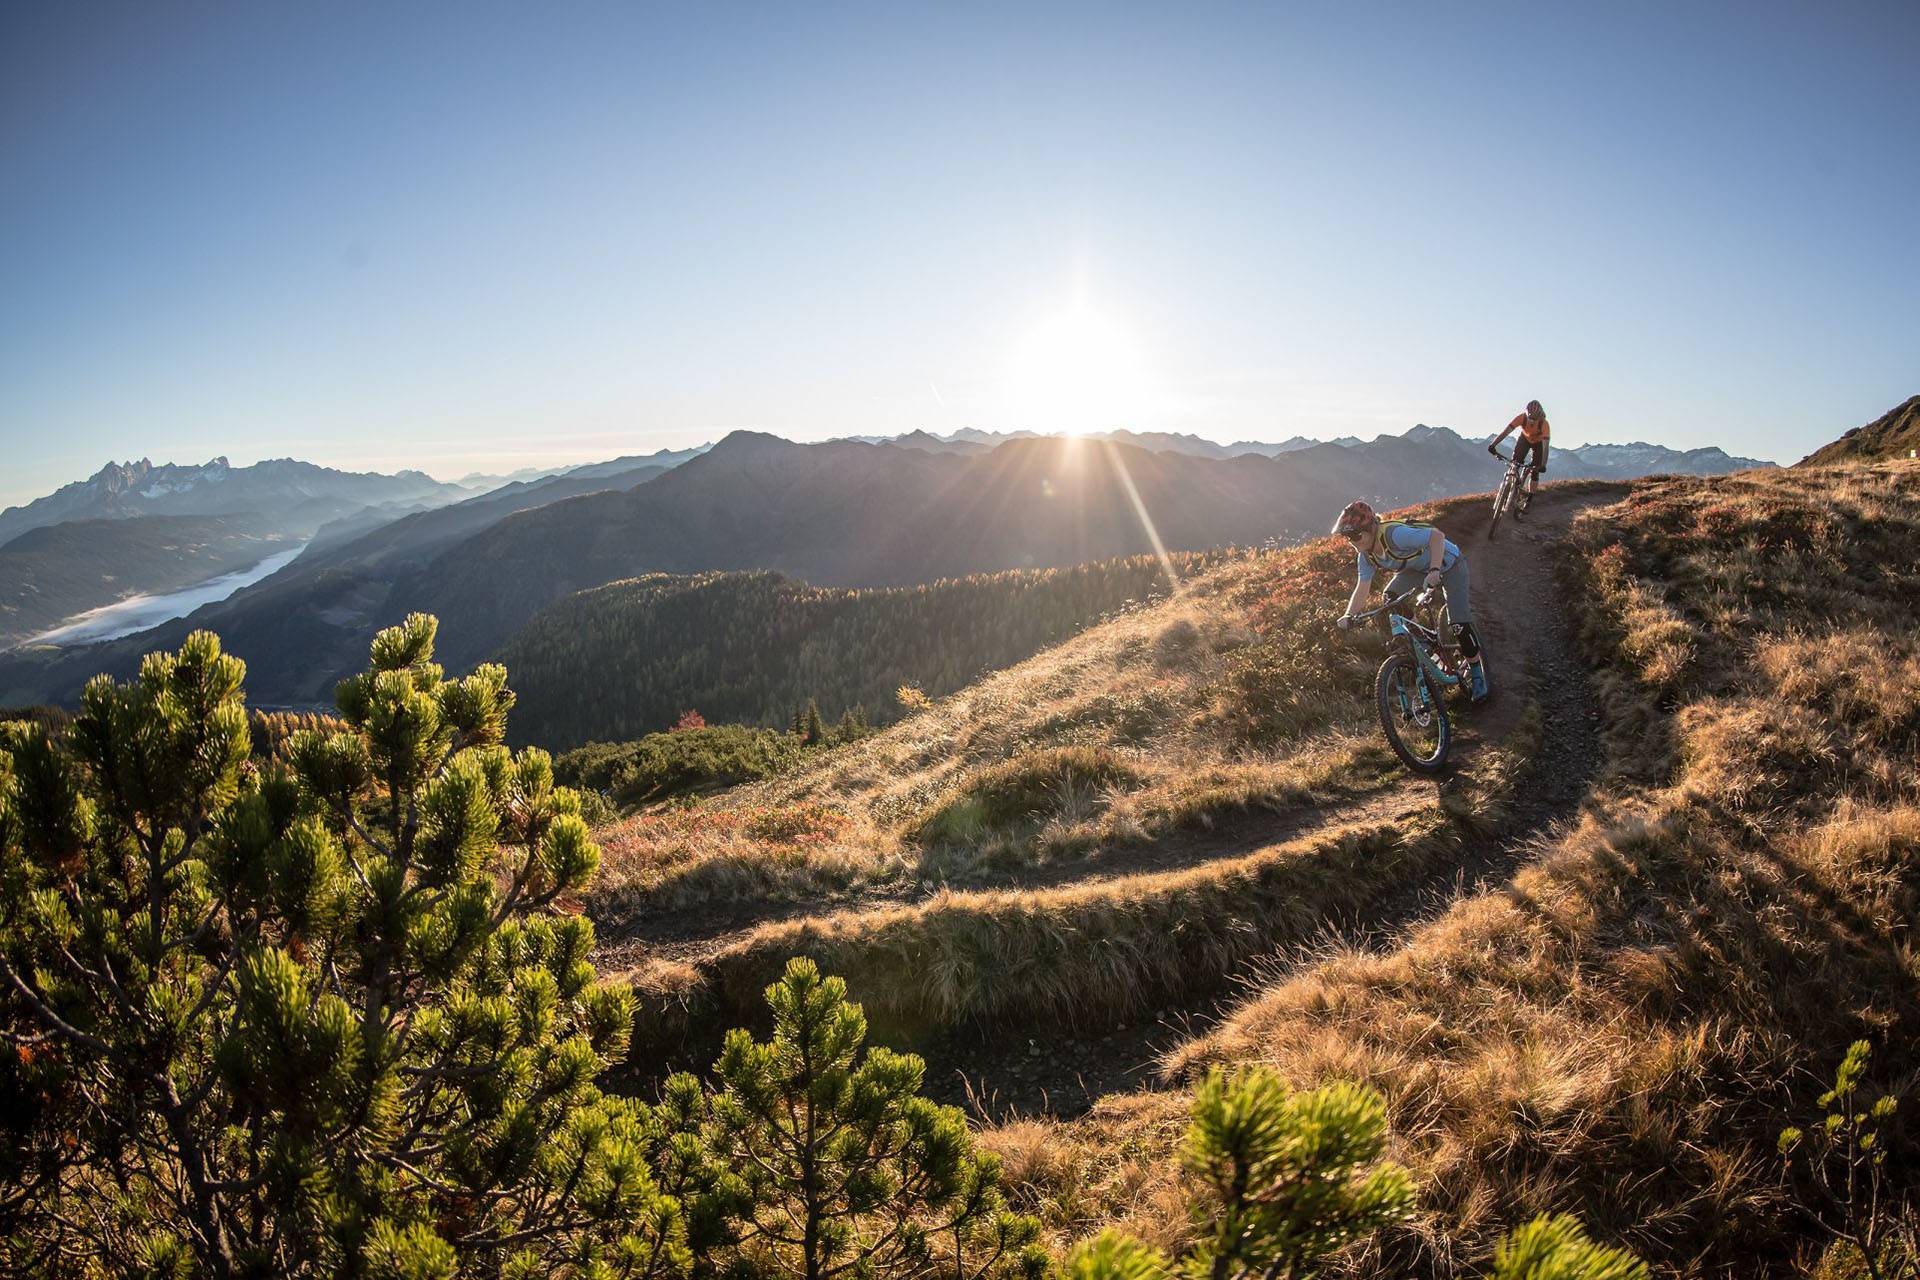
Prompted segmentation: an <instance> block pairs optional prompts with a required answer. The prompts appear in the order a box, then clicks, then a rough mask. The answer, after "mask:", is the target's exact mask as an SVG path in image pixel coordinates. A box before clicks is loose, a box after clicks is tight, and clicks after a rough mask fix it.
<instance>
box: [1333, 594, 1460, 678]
mask: <svg viewBox="0 0 1920 1280" xmlns="http://www.w3.org/2000/svg"><path fill="white" fill-rule="evenodd" d="M1408 600H1412V601H1413V605H1414V608H1416V609H1420V608H1425V607H1427V606H1428V605H1430V604H1431V603H1432V601H1433V597H1432V596H1431V595H1430V594H1429V593H1428V592H1427V590H1426V589H1425V588H1422V589H1420V590H1419V591H1406V592H1402V593H1401V594H1400V595H1397V596H1395V597H1393V598H1392V599H1391V600H1383V601H1381V602H1380V603H1379V604H1378V605H1375V606H1374V607H1373V608H1371V609H1369V610H1367V611H1366V612H1365V613H1361V614H1356V615H1354V616H1355V617H1357V618H1361V619H1367V620H1371V619H1373V618H1377V617H1379V616H1380V615H1381V614H1382V613H1384V614H1386V615H1387V627H1388V629H1389V630H1390V631H1392V633H1393V638H1394V639H1395V640H1404V641H1406V644H1407V647H1408V648H1409V649H1410V650H1412V651H1413V655H1414V660H1415V661H1416V662H1418V663H1419V664H1420V667H1421V669H1422V670H1423V671H1425V672H1426V673H1427V677H1428V678H1429V679H1430V680H1432V681H1433V682H1434V683H1435V684H1437V685H1439V686H1440V687H1441V688H1445V689H1450V688H1452V687H1453V686H1455V685H1457V684H1459V683H1460V682H1461V681H1462V680H1464V679H1465V678H1466V672H1465V666H1464V664H1462V663H1459V662H1455V663H1453V664H1452V665H1454V666H1456V667H1458V668H1459V670H1458V671H1457V672H1449V671H1448V670H1447V668H1446V667H1445V666H1442V665H1441V664H1440V663H1439V662H1436V661H1435V660H1434V654H1435V652H1436V651H1437V652H1439V653H1443V654H1446V653H1457V652H1458V651H1459V646H1458V645H1457V644H1455V643H1453V642H1452V641H1451V640H1443V639H1442V638H1441V636H1440V632H1439V631H1438V630H1437V629H1435V628H1433V627H1426V626H1422V625H1421V624H1420V623H1418V622H1415V621H1414V620H1413V619H1412V618H1409V617H1406V616H1405V615H1403V614H1401V613H1398V612H1396V611H1395V610H1396V607H1397V606H1399V605H1401V604H1403V603H1405V602H1406V601H1408Z"/></svg>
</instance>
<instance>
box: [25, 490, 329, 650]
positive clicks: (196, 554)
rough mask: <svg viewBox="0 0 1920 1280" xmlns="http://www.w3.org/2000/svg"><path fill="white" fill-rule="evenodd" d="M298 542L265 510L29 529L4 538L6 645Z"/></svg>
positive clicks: (248, 562) (237, 566)
mask: <svg viewBox="0 0 1920 1280" xmlns="http://www.w3.org/2000/svg"><path fill="white" fill-rule="evenodd" d="M293 545H296V544H294V543H292V542H291V540H290V539H289V538H288V537H287V536H285V535H283V534H281V533H280V532H279V531H278V530H277V528H276V527H275V522H272V521H268V520H265V519H262V518H260V517H257V516H251V515H239V516H134V517H131V518H129V519H125V520H72V521H67V522H65V523H62V524H56V525H45V526H42V527H40V528H37V529H29V530H28V531H27V532H25V533H22V534H21V535H20V536H19V537H17V538H15V539H13V541H11V542H8V543H6V544H5V545H4V546H0V649H5V648H7V647H8V646H10V645H13V644H17V643H19V642H21V641H23V640H26V639H28V638H30V637H32V636H34V635H37V634H39V633H40V632H42V631H45V630H47V629H48V628H50V627H53V626H56V625H58V624H59V623H60V622H62V621H63V620H65V619H67V618H69V617H71V616H73V615H74V614H76V613H83V612H85V611H86V610H88V609H96V608H99V607H100V606H102V605H107V604H112V603H113V602H114V601H116V600H119V599H122V598H124V597H126V596H129V595H135V594H139V593H145V592H164V591H173V590H175V589H177V588H180V587H186V586H191V585H192V584H194V583H196V582H201V581H204V580H205V579H208V578H213V577H218V576H219V575H220V574H223V573H230V572H232V571H234V570H236V569H244V568H246V567H247V566H249V565H252V564H257V563H259V562H260V561H261V560H263V559H265V558H266V557H268V556H270V555H272V554H274V553H275V552H277V551H283V550H288V549H290V548H291V546H293Z"/></svg>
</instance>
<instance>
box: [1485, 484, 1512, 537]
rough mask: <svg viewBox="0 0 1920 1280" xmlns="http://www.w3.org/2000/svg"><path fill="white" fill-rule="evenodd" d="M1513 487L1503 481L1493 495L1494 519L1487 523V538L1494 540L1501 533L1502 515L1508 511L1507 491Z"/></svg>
mask: <svg viewBox="0 0 1920 1280" xmlns="http://www.w3.org/2000/svg"><path fill="white" fill-rule="evenodd" d="M1510 487H1511V486H1510V485H1509V484H1508V482H1507V481H1505V480H1502V481H1501V482H1500V487H1499V488H1498V489H1496V490H1495V491H1494V494H1493V519H1491V520H1489V521H1488V522H1487V537H1488V538H1492V537H1493V535H1494V534H1496V533H1498V532H1500V513H1501V512H1503V511H1505V510H1506V509H1507V491H1508V489H1509V488H1510Z"/></svg>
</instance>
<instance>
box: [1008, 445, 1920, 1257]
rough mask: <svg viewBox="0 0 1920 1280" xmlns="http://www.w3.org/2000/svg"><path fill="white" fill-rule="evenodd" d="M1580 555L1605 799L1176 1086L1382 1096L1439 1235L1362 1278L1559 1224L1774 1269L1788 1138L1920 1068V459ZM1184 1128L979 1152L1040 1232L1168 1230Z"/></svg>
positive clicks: (1095, 1131) (1622, 535)
mask: <svg viewBox="0 0 1920 1280" xmlns="http://www.w3.org/2000/svg"><path fill="white" fill-rule="evenodd" d="M1572 542H1573V547H1572V549H1571V554H1570V555H1569V556H1568V557H1567V560H1566V563H1565V565H1564V566H1563V568H1564V570H1565V574H1566V577H1567V580H1568V585H1569V588H1570V598H1571V599H1572V600H1573V601H1575V602H1576V608H1577V611H1578V613H1579V621H1580V625H1581V628H1582V631H1583V643H1584V644H1585V646H1586V647H1587V649H1588V651H1589V656H1590V658H1591V659H1592V661H1593V662H1594V663H1595V664H1596V665H1597V666H1598V668H1599V676H1598V678H1599V680H1600V684H1601V689H1602V693H1603V695H1604V698H1605V700H1606V703H1607V712H1608V714H1607V720H1608V728H1609V734H1610V742H1609V745H1610V748H1611V752H1610V754H1611V757H1612V759H1613V761H1614V764H1615V765H1616V768H1617V772H1616V775H1615V779H1614V782H1613V784H1612V787H1611V789H1610V792H1609V794H1607V795H1605V796H1603V797H1602V798H1601V799H1600V801H1599V802H1598V803H1597V804H1595V805H1593V806H1590V808H1589V812H1588V813H1587V815H1586V816H1585V817H1583V819H1582V820H1581V822H1580V824H1579V825H1578V826H1577V827H1576V828H1575V829H1573V830H1571V831H1568V832H1566V833H1564V835H1563V836H1562V837H1561V838H1559V839H1558V840H1556V841H1555V842H1554V843H1553V844H1552V845H1551V846H1550V847H1549V848H1546V849H1544V850H1543V851H1542V856H1541V857H1540V859H1539V860H1538V862H1537V863H1536V864H1535V865H1534V866H1532V867H1530V868H1529V869H1527V870H1525V871H1523V872H1522V873H1520V874H1519V875H1518V876H1517V877H1516V878H1515V879H1514V881H1513V882H1512V884H1511V886H1510V887H1509V888H1508V889H1506V890H1504V891H1502V892H1498V893H1492V894H1487V895H1483V896H1478V897H1470V898H1467V899H1464V900H1462V901H1460V902H1459V903H1458V904H1457V905H1456V906H1455V907H1454V908H1453V909H1452V910H1450V911H1449V912H1448V913H1446V914H1445V915H1444V916H1443V917H1442V918H1440V919H1438V920H1437V921H1435V922H1434V923H1432V924H1431V925H1429V926H1427V927H1425V928H1423V929H1422V930H1420V931H1419V932H1418V933H1416V934H1415V935H1414V936H1413V937H1412V938H1411V939H1410V940H1409V941H1408V942H1407V943H1406V944H1405V945H1404V946H1401V947H1399V948H1397V949H1389V950H1388V951H1385V952H1383V953H1369V952H1364V951H1357V950H1355V951H1347V952H1343V953H1337V954H1334V955H1332V956H1330V957H1328V958H1326V959H1325V960H1323V961H1321V962H1318V963H1315V964H1313V965H1310V966H1307V967H1303V968H1300V969H1297V970H1294V971H1292V972H1291V973H1288V974H1286V975H1284V976H1282V977H1280V978H1278V979H1277V980H1276V981H1275V982H1274V983H1273V985H1271V986H1269V987H1268V988H1267V989H1266V990H1264V991H1262V992H1260V993H1259V994H1257V995H1256V996H1254V997H1252V998H1250V999H1249V1000H1247V1001H1246V1002H1245V1004H1244V1005H1243V1006H1242V1007H1241V1008H1240V1009H1239V1011H1238V1012H1237V1013H1236V1014H1235V1015H1234V1016H1233V1017H1231V1018H1230V1019H1229V1020H1228V1021H1227V1022H1226V1023H1225V1024H1224V1025H1222V1026H1220V1027H1219V1028H1217V1029H1215V1030H1214V1031H1213V1032H1212V1033H1210V1034H1208V1035H1206V1036H1204V1037H1202V1038H1200V1039H1198V1040H1196V1041H1194V1042H1193V1043H1191V1044H1190V1045H1189V1046H1188V1047H1187V1048H1186V1049H1185V1050H1183V1051H1181V1052H1179V1053H1177V1054H1176V1055H1174V1058H1173V1060H1172V1061H1171V1062H1170V1063H1169V1068H1170V1071H1171V1074H1172V1079H1174V1080H1179V1079H1182V1078H1184V1077H1185V1075H1186V1073H1188V1072H1190V1071H1193V1070H1196V1069H1198V1068H1200V1067H1202V1066H1204V1065H1206V1064H1211V1063H1227V1064H1232V1063H1241V1062H1249V1061H1261V1062H1266V1063H1270V1064H1272V1065H1274V1066H1276V1067H1277V1068H1278V1069H1280V1070H1281V1071H1282V1072H1283V1073H1284V1074H1285V1075H1286V1076H1288V1077H1289V1078H1291V1079H1293V1080H1294V1081H1296V1082H1299V1083H1301V1084H1307V1083H1311V1082H1314V1081H1319V1080H1323V1079H1327V1078H1332V1077H1346V1078H1357V1079H1361V1080H1365V1081H1367V1082H1369V1083H1371V1084H1373V1085H1375V1086H1377V1087H1379V1088H1381V1089H1382V1090H1383V1091H1384V1092H1385V1093H1386V1094H1387V1096H1388V1098H1389V1099H1390V1101H1391V1105H1392V1115H1393V1125H1394V1134H1395V1141H1396V1145H1397V1147H1398V1154H1399V1155H1400V1157H1401V1158H1402V1159H1404V1160H1406V1161H1407V1162H1408V1163H1409V1164H1410V1165H1411V1166H1412V1167H1413V1168H1414V1169H1415V1170H1416V1172H1417V1173H1418V1174H1419V1175H1420V1177H1421V1179H1422V1181H1423V1183H1424V1191H1423V1203H1424V1204H1425V1205H1426V1206H1428V1209H1429V1217H1428V1219H1427V1220H1426V1221H1425V1222H1424V1223H1423V1224H1421V1227H1420V1228H1419V1229H1417V1230H1415V1231H1413V1232H1411V1233H1409V1234H1408V1235H1407V1236H1406V1237H1405V1238H1402V1239H1399V1240H1397V1241H1394V1242H1392V1243H1391V1244H1390V1245H1389V1246H1388V1248H1387V1249H1386V1251H1385V1253H1383V1254H1376V1255H1374V1256H1371V1257H1370V1258H1367V1259H1363V1260H1361V1264H1360V1269H1361V1270H1363V1271H1366V1272H1368V1273H1371V1274H1396V1275H1397V1274H1402V1273H1403V1271H1402V1270H1401V1268H1409V1269H1411V1270H1414V1271H1416V1272H1419V1271H1431V1272H1435V1273H1439V1274H1451V1273H1452V1271H1453V1269H1454V1266H1455V1264H1456V1262H1457V1257H1472V1256H1474V1254H1475V1252H1476V1241H1478V1240H1482V1239H1484V1237H1485V1236H1486V1235H1488V1234H1491V1233H1493V1232H1494V1231H1496V1230H1497V1229H1499V1228H1501V1227H1504V1226H1507V1225H1510V1224H1512V1223H1513V1222H1515V1221H1517V1220H1519V1219H1522V1218H1524V1217H1526V1216H1528V1215H1531V1214H1533V1213H1534V1212H1537V1211H1541V1210H1548V1209H1551V1210H1572V1211H1576V1212H1579V1213H1581V1214H1583V1215H1584V1216H1585V1217H1587V1219H1588V1220H1589V1221H1590V1222H1592V1223H1593V1224H1594V1225H1595V1226H1596V1227H1597V1228H1598V1229H1599V1230H1600V1232H1601V1233H1603V1234H1605V1235H1607V1236H1612V1237H1616V1238H1620V1239H1624V1240H1627V1241H1630V1242H1631V1243H1632V1244H1634V1245H1635V1247H1637V1248H1638V1249H1640V1250H1642V1251H1643V1252H1644V1253H1645V1254H1646V1255H1647V1256H1649V1257H1651V1258H1653V1259H1655V1260H1656V1261H1657V1262H1658V1263H1659V1264H1660V1265H1661V1267H1662V1269H1663V1270H1665V1271H1667V1272H1668V1273H1670V1274H1683V1275H1702V1274H1740V1275H1750V1274H1759V1273H1762V1272H1785V1271H1786V1270H1788V1269H1789V1259H1790V1257H1791V1256H1792V1255H1794V1254H1795V1253H1796V1252H1798V1251H1801V1250H1802V1249H1803V1248H1804V1243H1805V1241H1806V1240H1808V1239H1809V1238H1810V1229H1809V1224H1808V1223H1807V1222H1806V1221H1805V1220H1804V1219H1802V1218H1800V1217H1798V1216H1796V1211H1795V1210H1794V1209H1793V1208H1792V1207H1791V1206H1792V1197H1791V1195H1790V1190H1791V1188H1790V1187H1789V1185H1788V1184H1787V1183H1786V1182H1785V1181H1784V1179H1783V1176H1782V1174H1781V1170H1780V1165H1779V1162H1778V1160H1777V1159H1776V1158H1775V1156H1774V1154H1773V1146H1774V1139H1775V1137H1776V1135H1777V1133H1778V1131H1779V1129H1780V1127H1781V1126H1782V1125H1783V1124H1785V1123H1787V1122H1789V1120H1793V1121H1799V1120H1802V1119H1804V1117H1805V1114H1806V1113H1807V1112H1808V1111H1809V1110H1810V1109H1811V1108H1812V1100H1813V1098H1814V1097H1815V1096H1816V1095H1817V1094H1818V1093H1819V1092H1820V1090H1821V1088H1822V1086H1821V1085H1820V1084H1818V1083H1816V1076H1817V1075H1818V1074H1819V1073H1822V1072H1825V1073H1828V1074H1830V1072H1831V1069H1832V1066H1833V1063H1834V1062H1835V1061H1837V1059H1838V1057H1839V1056H1840V1053H1841V1052H1842V1051H1843V1050H1844V1048H1845V1046H1846V1044H1847V1043H1848V1042H1849V1041H1850V1040H1852V1039H1853V1038H1855V1037H1859V1036H1864V1037H1866V1038H1868V1039H1870V1040H1871V1041H1873V1042H1874V1044H1875V1045H1876V1047H1877V1050H1878V1052H1877V1053H1876V1061H1877V1062H1878V1063H1879V1064H1881V1066H1880V1072H1881V1076H1882V1079H1881V1080H1880V1081H1879V1082H1878V1083H1879V1084H1881V1085H1883V1086H1884V1085H1886V1084H1889V1083H1895V1084H1897V1083H1903V1082H1905V1081H1906V1080H1907V1079H1908V1077H1906V1076H1905V1075H1904V1074H1903V1073H1905V1072H1907V1071H1909V1070H1910V1068H1909V1067H1908V1066H1907V1064H1910V1063H1912V1062H1913V1060H1914V1051H1915V1049H1916V1047H1920V1045H1917V1044H1916V1039H1917V1038H1920V982H1917V981H1916V971H1917V970H1916V957H1915V951H1914V944H1913V935H1912V928H1913V925H1914V922H1915V919H1916V914H1917V910H1920V863H1917V862H1916V859H1915V857H1914V854H1915V851H1916V849H1920V786H1917V785H1916V781H1915V776H1914V764H1915V750H1916V741H1917V740H1920V643H1916V641H1915V640H1914V638H1913V634H1912V633H1913V618H1914V611H1913V600H1914V597H1915V588H1916V587H1920V568H1916V566H1920V466H1916V465H1915V464H1912V463H1894V464H1883V465H1880V466H1876V467H1872V468H1863V469H1855V470H1837V471H1812V472H1809V471H1792V472H1774V473H1757V472H1756V473H1748V474H1746V475H1741V476H1735V477H1731V478H1726V479H1712V480H1695V479H1686V480H1666V481H1653V482H1646V483H1643V484H1642V485H1640V486H1638V487H1637V489H1636V491H1635V492H1634V494H1633V495H1632V496H1631V497H1630V498H1629V499H1628V500H1627V501H1626V502H1624V503H1621V504H1618V505H1615V506H1612V507H1609V508H1605V509H1603V510H1599V511H1596V512H1592V513H1589V514H1588V515H1587V516H1585V517H1583V518H1582V519H1581V521H1580V522H1579V524H1578V525H1577V526H1576V530H1575V535H1574V538H1573V539H1572ZM1181 1107H1182V1103H1181V1101H1180V1095H1179V1093H1178V1092H1175V1093H1171V1094H1167V1093H1159V1094H1143V1095H1136V1096H1132V1097H1127V1098H1115V1099H1112V1100H1110V1101H1109V1102H1107V1103H1104V1104H1102V1106H1101V1107H1100V1108H1098V1109H1097V1110H1096V1112H1095V1113H1094V1114H1093V1115H1092V1116H1090V1117H1088V1118H1087V1119H1085V1120H1083V1121H1079V1122H1074V1123H1070V1124H1056V1123H1052V1122H1046V1121H1031V1122H1025V1123H1021V1124H1016V1125H1011V1126H1007V1127H1005V1128H1003V1129H1001V1130H1000V1131H998V1132H996V1133H995V1134H993V1135H992V1142H993V1144H994V1145H996V1146H998V1147H999V1148H1000V1149H1002V1150H1003V1151H1004V1152H1005V1153H1006V1154H1007V1156H1008V1160H1009V1167H1010V1169H1011V1170H1012V1172H1013V1174H1014V1176H1015V1178H1016V1179H1017V1180H1021V1181H1022V1182H1023V1183H1024V1190H1023V1195H1024V1196H1025V1197H1027V1198H1028V1200H1029V1201H1030V1202H1031V1203H1033V1204H1035V1205H1037V1206H1038V1207H1040V1208H1041V1209H1042V1210H1043V1211H1044V1212H1046V1213H1047V1214H1048V1215H1049V1217H1050V1218H1051V1220H1052V1222H1053V1223H1054V1226H1055V1228H1056V1230H1059V1231H1060V1232H1062V1233H1063V1234H1074V1233H1076V1232H1079V1231H1082V1230H1085V1229H1087V1228H1088V1227H1090V1226H1091V1225H1093V1224H1096V1223H1099V1222H1101V1221H1103V1220H1105V1219H1107V1218H1109V1217H1111V1216H1115V1215H1117V1216H1120V1217H1123V1218H1128V1219H1131V1221H1132V1222H1133V1224H1134V1225H1135V1226H1137V1227H1138V1228H1139V1229H1141V1230H1142V1231H1143V1233H1145V1234H1148V1235H1151V1236H1160V1237H1163V1238H1165V1237H1169V1236H1176V1235H1178V1234H1180V1233H1181V1232H1182V1231H1183V1230H1185V1229H1186V1224H1185V1222H1184V1220H1183V1219H1182V1218H1180V1217H1179V1216H1178V1215H1177V1214H1176V1213H1174V1212H1172V1210H1171V1206H1173V1205H1174V1204H1176V1203H1177V1201H1176V1199H1175V1197H1174V1195H1173V1191H1172V1189H1171V1187H1170V1186H1169V1185H1168V1179H1169V1175H1168V1173H1167V1171H1166V1169H1167V1165H1166V1161H1165V1159H1164V1156H1165V1153H1166V1152H1167V1150H1168V1149H1169V1146H1170V1144H1171V1143H1172V1141H1173V1140H1174V1138H1175V1137H1176V1136H1177V1133H1178V1131H1179V1123H1178V1115H1179V1112H1180V1110H1181ZM1907 1154H1908V1155H1909V1156H1911V1154H1912V1147H1911V1146H1908V1148H1907ZM1896 1167H1898V1162H1896ZM1446 1238H1452V1239H1453V1241H1454V1243H1453V1245H1451V1246H1449V1245H1447V1244H1445V1243H1443V1240H1444V1239H1446ZM1463 1244H1464V1251H1463V1253H1462V1254H1460V1255H1457V1256H1456V1255H1454V1254H1452V1253H1449V1252H1448V1250H1449V1248H1455V1249H1458V1248H1462V1246H1463Z"/></svg>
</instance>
